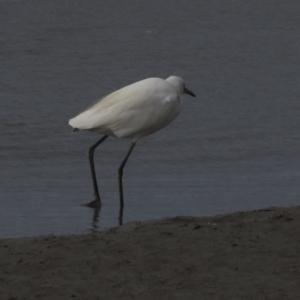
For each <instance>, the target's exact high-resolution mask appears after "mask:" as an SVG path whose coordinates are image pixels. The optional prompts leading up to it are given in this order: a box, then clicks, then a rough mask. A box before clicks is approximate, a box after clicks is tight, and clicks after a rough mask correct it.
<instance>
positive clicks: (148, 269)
mask: <svg viewBox="0 0 300 300" xmlns="http://www.w3.org/2000/svg"><path fill="white" fill-rule="evenodd" d="M0 251H1V252H0V254H1V263H0V299H5V300H6V299H7V300H8V299H9V300H15V299H23V300H25V299H36V298H37V299H73V298H76V299H89V300H92V299H230V300H233V299H239V300H240V299H255V300H259V299H272V300H273V299H280V300H282V299H293V300H295V299H298V298H299V295H300V255H299V253H300V208H299V207H293V208H288V209H285V208H271V209H266V210H259V211H253V212H246V213H235V214H230V215H222V216H216V217H209V218H193V217H177V218H170V219H164V220H159V221H151V222H146V223H130V224H125V225H124V226H122V227H119V228H114V229H110V230H107V231H104V232H100V233H96V234H90V235H79V236H62V237H56V236H48V237H39V238H23V239H6V240H1V241H0Z"/></svg>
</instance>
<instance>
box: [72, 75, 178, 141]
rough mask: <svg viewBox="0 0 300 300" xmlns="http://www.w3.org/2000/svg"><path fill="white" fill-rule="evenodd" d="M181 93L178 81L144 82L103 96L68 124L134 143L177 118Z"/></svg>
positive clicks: (158, 79)
mask: <svg viewBox="0 0 300 300" xmlns="http://www.w3.org/2000/svg"><path fill="white" fill-rule="evenodd" d="M183 92H184V83H183V80H182V79H181V78H180V77H177V76H171V77H169V78H167V79H166V80H164V79H161V78H148V79H144V80H141V81H138V82H136V83H133V84H131V85H128V86H126V87H124V88H121V89H119V90H117V91H115V92H113V93H111V94H109V95H107V96H105V97H104V98H102V99H101V100H99V102H97V103H95V104H94V105H92V106H91V107H90V108H88V109H87V110H85V111H83V112H82V113H80V114H79V115H78V116H76V117H75V118H73V119H71V120H70V121H69V124H70V125H71V126H72V127H73V128H74V130H90V131H95V132H98V133H102V134H106V135H109V136H115V137H118V138H132V139H133V140H134V141H137V140H138V139H139V138H140V137H143V136H146V135H149V134H151V133H154V132H155V131H157V130H160V129H162V128H163V127H165V126H167V125H168V124H169V123H171V122H172V121H173V120H174V119H175V118H176V117H177V116H178V114H179V112H180V109H181V103H180V96H181V94H183Z"/></svg>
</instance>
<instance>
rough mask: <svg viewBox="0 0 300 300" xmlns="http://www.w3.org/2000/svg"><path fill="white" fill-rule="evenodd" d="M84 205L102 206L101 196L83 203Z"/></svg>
mask: <svg viewBox="0 0 300 300" xmlns="http://www.w3.org/2000/svg"><path fill="white" fill-rule="evenodd" d="M83 206H87V207H91V208H100V207H101V201H100V198H98V197H95V199H94V200H93V201H92V202H89V203H86V204H83Z"/></svg>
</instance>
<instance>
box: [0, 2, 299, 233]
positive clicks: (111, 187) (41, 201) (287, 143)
mask: <svg viewBox="0 0 300 300" xmlns="http://www.w3.org/2000/svg"><path fill="white" fill-rule="evenodd" d="M297 8H299V7H298V3H297V1H287V2H284V3H281V2H278V3H277V4H276V5H272V6H271V5H269V2H268V1H258V0H257V1H251V3H241V2H240V1H221V0H219V1H209V2H207V1H204V2H202V1H189V2H188V3H185V2H182V1H163V2H162V1H153V0H152V1H143V3H142V2H139V1H130V2H127V1H126V2H124V1H120V0H118V1H117V0H116V1H109V2H105V3H104V2H103V3H102V2H101V3H99V2H96V1H87V0H85V1H78V0H68V1H61V0H60V1H58V0H57V1H50V0H47V1H45V0H41V1H3V0H2V1H0V25H1V26H0V42H1V45H2V47H1V49H0V65H1V72H0V85H1V89H0V97H1V98H0V99H1V104H2V105H1V110H0V120H1V146H0V156H1V170H0V172H1V174H0V175H1V176H0V180H1V182H0V184H1V190H0V196H1V210H0V228H1V231H0V237H19V236H34V235H44V234H49V233H54V234H66V233H81V232H88V231H90V230H94V229H101V228H106V227H110V226H116V225H117V224H118V214H119V206H118V205H119V200H118V185H117V176H116V173H117V171H116V170H117V168H118V166H119V164H120V162H121V160H122V159H123V156H124V155H125V153H126V151H127V149H128V147H129V144H130V141H127V140H117V139H113V138H109V139H108V140H107V141H106V142H105V143H104V144H103V145H102V146H100V147H99V149H97V152H96V156H95V161H96V168H97V173H98V182H99V188H100V193H101V196H102V201H103V207H102V209H101V211H100V214H99V217H98V218H97V219H96V220H95V219H94V212H93V210H91V209H88V208H86V207H83V206H81V204H83V203H86V202H89V201H91V200H92V198H93V190H92V181H91V178H90V171H89V165H88V160H87V157H86V152H87V148H88V147H89V146H91V145H92V144H93V143H95V141H96V140H97V139H99V138H100V136H98V135H95V134H93V133H85V132H79V133H76V134H71V129H70V127H69V126H68V124H67V122H68V119H69V118H71V117H73V116H75V115H76V114H77V113H79V112H80V111H81V110H82V109H84V108H85V107H87V106H89V105H90V104H91V103H93V102H94V101H95V100H96V99H98V98H100V97H101V96H103V95H105V94H107V93H109V92H111V91H114V90H115V89H118V88H120V87H122V86H124V85H126V84H129V83H132V82H135V81H137V80H140V79H143V78H146V77H150V76H157V77H163V78H165V77H168V76H169V75H172V74H176V75H180V76H182V77H183V78H184V79H185V81H186V84H187V86H188V87H189V88H190V89H191V90H192V91H193V92H194V93H195V94H196V95H197V98H190V97H188V96H187V97H185V98H184V101H183V102H184V103H183V111H182V113H181V114H180V116H179V117H178V119H176V120H175V122H174V123H172V124H171V125H170V126H169V127H167V128H165V129H164V130H162V131H161V132H159V133H156V134H154V135H152V136H149V137H147V138H144V139H142V140H140V142H139V143H138V145H137V147H136V148H135V150H134V152H133V154H132V156H131V157H130V160H129V162H128V164H127V165H126V168H125V173H124V189H125V210H124V217H123V221H124V222H129V221H135V220H148V219H154V218H161V217H166V216H176V215H195V216H203V215H213V214H218V213H226V212H232V211H237V210H250V209H258V208H261V207H267V206H290V205H300V197H299V194H300V187H299V180H300V156H299V153H300V137H299V129H300V120H299V112H300V104H299V96H300V85H299V79H300V75H299V65H300V59H299V51H298V50H299V46H300V29H299V28H300V26H299V25H300V20H299V18H298V10H297Z"/></svg>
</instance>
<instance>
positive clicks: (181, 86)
mask: <svg viewBox="0 0 300 300" xmlns="http://www.w3.org/2000/svg"><path fill="white" fill-rule="evenodd" d="M166 81H168V82H169V83H171V84H172V85H173V86H174V88H175V90H176V92H177V93H178V95H180V96H181V95H183V94H188V95H190V96H192V97H196V95H195V94H194V93H193V92H191V91H190V90H189V89H187V87H186V86H185V83H184V81H183V79H182V78H181V77H178V76H170V77H168V78H167V79H166Z"/></svg>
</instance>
